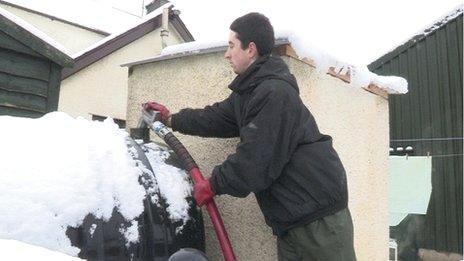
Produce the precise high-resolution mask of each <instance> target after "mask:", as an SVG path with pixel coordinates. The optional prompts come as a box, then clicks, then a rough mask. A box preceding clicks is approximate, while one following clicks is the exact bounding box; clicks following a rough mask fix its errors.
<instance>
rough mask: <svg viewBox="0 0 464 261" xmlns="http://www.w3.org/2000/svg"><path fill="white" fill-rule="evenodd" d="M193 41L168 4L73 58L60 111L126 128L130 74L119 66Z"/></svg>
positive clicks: (65, 74) (66, 72)
mask: <svg viewBox="0 0 464 261" xmlns="http://www.w3.org/2000/svg"><path fill="white" fill-rule="evenodd" d="M163 13H164V14H163ZM163 17H165V19H164V21H165V24H164V25H163V23H162V20H163ZM192 40H193V37H192V35H191V34H190V32H189V31H188V29H187V28H186V26H185V25H184V23H183V22H182V20H181V19H180V17H179V12H178V11H177V10H173V9H172V6H171V5H169V4H167V5H164V6H162V7H160V8H158V9H157V10H155V11H153V12H152V13H149V14H148V15H147V16H145V17H144V18H143V19H142V20H141V21H139V22H138V23H136V24H135V25H133V26H131V27H129V28H126V29H124V30H122V31H120V32H119V33H115V34H112V35H110V36H108V37H106V38H104V39H102V40H101V41H99V42H97V43H95V44H94V45H92V46H90V47H88V48H86V49H84V50H81V51H80V52H78V53H76V54H74V55H73V58H74V60H75V63H76V65H75V66H74V67H73V68H69V69H67V70H64V71H63V74H62V88H61V90H62V91H61V93H60V103H59V107H58V110H60V111H64V112H66V113H68V114H70V115H71V116H74V117H77V116H82V117H85V118H87V119H101V118H106V117H111V118H113V119H115V121H116V122H117V123H119V124H120V126H121V127H124V126H125V120H126V108H127V88H128V86H127V75H128V74H129V73H130V72H129V71H128V69H127V68H124V67H120V64H122V63H124V62H127V61H131V60H137V59H142V58H144V57H149V56H153V55H156V54H159V53H160V51H161V50H162V48H163V47H164V46H165V45H172V44H177V43H183V42H188V41H192Z"/></svg>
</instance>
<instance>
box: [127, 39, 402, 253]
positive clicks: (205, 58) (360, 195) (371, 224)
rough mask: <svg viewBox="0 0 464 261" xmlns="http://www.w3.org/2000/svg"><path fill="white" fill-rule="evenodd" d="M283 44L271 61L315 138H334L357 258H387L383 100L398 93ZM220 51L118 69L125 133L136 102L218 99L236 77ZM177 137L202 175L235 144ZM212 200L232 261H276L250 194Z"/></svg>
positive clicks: (219, 47) (189, 103) (166, 53)
mask: <svg viewBox="0 0 464 261" xmlns="http://www.w3.org/2000/svg"><path fill="white" fill-rule="evenodd" d="M289 39H290V38H285V37H284V38H279V39H277V41H276V47H275V49H274V55H279V56H281V57H282V58H283V59H284V61H285V62H286V63H287V65H288V66H289V68H290V71H291V72H292V73H293V74H294V75H295V77H296V79H297V81H298V84H299V87H300V96H301V98H302V100H303V102H304V103H305V105H306V106H307V107H308V108H309V110H310V111H311V112H312V114H313V115H314V117H315V118H316V121H317V123H318V125H319V128H320V130H321V132H322V133H325V134H328V135H331V136H332V137H333V139H334V146H335V148H336V150H337V152H338V153H339V155H340V157H341V160H342V162H343V164H344V166H345V169H346V171H347V175H348V186H349V193H350V196H349V197H350V202H349V207H350V210H351V213H352V216H353V221H354V228H355V248H356V252H357V257H358V259H359V260H387V259H388V247H387V245H388V237H389V235H388V149H389V122H388V94H392V93H399V92H401V91H398V89H401V88H396V87H397V86H395V84H391V83H387V81H381V80H382V79H379V78H376V75H373V74H370V73H369V72H364V74H365V76H367V77H371V78H364V81H363V83H360V82H356V81H354V78H355V77H354V76H356V78H357V79H361V78H363V77H360V76H361V74H362V70H361V68H358V70H357V68H355V67H352V66H348V65H344V66H330V67H329V68H322V67H318V64H319V63H318V61H317V60H311V59H310V58H312V57H306V58H303V57H301V56H298V55H297V53H296V52H295V50H294V49H293V48H292V46H297V44H295V42H294V40H289ZM298 45H299V44H298ZM299 46H301V45H299ZM226 49H227V44H226V43H225V42H224V43H218V44H211V43H206V44H204V45H201V44H198V43H187V44H182V45H179V46H177V47H176V46H173V47H170V48H166V49H164V50H163V52H162V54H161V55H160V56H157V57H154V58H150V59H146V60H142V61H137V62H132V63H128V64H125V65H124V66H127V67H129V83H128V85H129V88H128V89H129V92H128V109H127V128H133V127H135V126H136V125H137V121H138V119H139V117H140V109H141V107H140V104H142V103H143V102H146V101H150V100H155V101H158V102H161V103H163V104H165V105H167V106H168V107H169V108H170V110H171V112H176V111H178V110H180V109H182V108H185V107H191V108H200V107H204V106H205V105H209V104H212V103H214V102H216V101H220V100H223V99H225V98H226V97H227V96H228V95H229V94H230V90H229V89H228V88H227V86H228V84H229V83H230V82H231V81H232V80H233V78H234V77H235V75H234V73H233V72H232V70H231V68H230V67H229V64H228V63H227V62H226V60H225V59H224V51H225V50H226ZM339 65H340V64H339ZM366 79H367V80H366ZM385 79H387V78H385ZM385 79H383V80H385ZM400 82H401V81H400ZM402 87H403V88H404V86H402ZM178 136H179V138H180V140H181V141H182V142H183V143H184V145H185V146H186V148H188V149H189V150H190V151H191V153H192V155H193V157H194V159H195V160H196V162H197V163H198V164H199V166H200V168H201V169H202V171H203V173H204V174H205V175H207V176H208V175H209V174H210V173H211V172H212V169H213V167H214V166H215V165H218V164H220V163H221V162H222V161H224V160H225V159H226V157H227V155H229V154H231V153H233V152H234V149H235V146H236V144H237V143H238V139H214V138H199V137H191V136H183V135H180V134H179V135H178ZM216 202H217V203H218V206H219V210H220V212H221V214H222V215H223V219H224V223H225V226H226V229H227V231H228V233H229V236H230V239H231V242H232V245H233V247H234V250H235V253H236V256H237V258H238V260H277V253H276V240H275V237H273V236H272V232H271V230H270V228H268V227H267V226H266V225H265V223H264V218H263V216H262V214H261V212H260V210H259V207H258V205H257V203H256V201H255V198H254V196H253V195H250V196H248V197H247V198H245V199H241V198H240V199H239V198H233V197H229V196H220V197H218V198H217V201H216ZM207 215H208V214H207V213H205V214H204V216H205V217H207ZM205 223H206V251H207V255H208V256H209V257H210V258H211V259H212V260H220V259H221V250H220V247H219V245H218V243H217V239H216V237H215V234H214V231H213V228H212V226H211V223H210V222H209V219H208V218H205Z"/></svg>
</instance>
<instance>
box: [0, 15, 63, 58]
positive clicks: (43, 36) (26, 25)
mask: <svg viewBox="0 0 464 261" xmlns="http://www.w3.org/2000/svg"><path fill="white" fill-rule="evenodd" d="M0 15H1V16H3V17H5V18H6V19H8V20H10V21H11V22H13V23H15V24H17V25H18V26H20V27H22V28H23V29H24V30H26V31H28V32H30V33H31V34H33V35H35V36H36V37H37V38H39V39H41V40H42V41H44V42H46V43H47V44H49V45H51V46H52V47H54V48H55V49H57V50H58V51H60V52H62V53H64V54H66V55H67V56H69V57H71V54H70V53H69V51H68V50H67V49H66V48H65V47H64V46H63V45H61V44H60V43H58V42H57V41H55V40H54V39H52V38H51V37H49V36H48V35H46V34H45V33H44V32H42V31H40V30H39V29H37V28H36V27H35V26H33V25H31V24H29V23H28V22H26V21H24V20H23V19H21V18H19V17H17V16H16V15H14V14H12V13H10V12H8V11H6V10H5V9H3V8H1V7H0Z"/></svg>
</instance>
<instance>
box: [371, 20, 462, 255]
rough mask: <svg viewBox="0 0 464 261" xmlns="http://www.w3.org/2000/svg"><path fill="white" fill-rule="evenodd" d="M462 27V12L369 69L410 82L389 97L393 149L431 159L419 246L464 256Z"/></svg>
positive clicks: (373, 64)
mask: <svg viewBox="0 0 464 261" xmlns="http://www.w3.org/2000/svg"><path fill="white" fill-rule="evenodd" d="M462 25H463V20H462V12H461V14H460V15H459V16H458V17H456V18H454V19H452V20H450V21H448V22H447V23H446V24H444V25H441V27H440V28H439V29H438V30H435V31H433V32H432V33H430V34H428V35H427V36H425V37H424V36H417V37H415V38H413V39H412V40H411V41H409V42H407V43H406V44H404V45H403V46H400V47H398V48H397V49H395V50H394V51H392V52H391V53H389V54H386V55H385V56H383V57H381V58H380V59H378V60H377V61H375V62H373V63H372V64H371V65H369V69H370V70H371V71H373V72H375V73H377V74H379V75H398V76H401V77H404V78H406V79H407V80H408V83H409V93H408V94H406V95H398V96H396V95H390V97H389V105H390V140H391V147H392V148H397V147H403V148H406V147H407V146H412V147H413V149H414V154H413V155H421V156H425V155H430V156H431V157H432V195H431V199H430V202H429V206H428V210H427V215H426V229H425V231H424V234H423V235H422V239H421V240H420V244H421V246H420V247H423V248H427V249H436V250H439V251H450V252H456V253H461V254H462V251H463V249H462V245H463V241H462V233H463V230H462V229H463V228H462V223H463V222H462V220H463V216H462V211H463V200H462V191H463V187H462V182H463V179H462V177H463V169H462V163H463V156H462V154H463V125H462V124H463V121H462V119H463V104H462V98H463V82H462V70H463V68H462V64H463V60H462V57H463V53H462V46H463V41H462V33H463V27H462ZM411 185H413V184H411Z"/></svg>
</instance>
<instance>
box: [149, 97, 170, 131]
mask: <svg viewBox="0 0 464 261" xmlns="http://www.w3.org/2000/svg"><path fill="white" fill-rule="evenodd" d="M143 108H144V109H145V110H148V109H151V110H154V111H157V112H159V115H160V120H161V122H162V123H164V124H165V125H167V126H171V121H170V118H171V113H170V112H169V110H168V108H166V106H164V105H163V104H160V103H157V102H153V101H152V102H147V103H144V104H143Z"/></svg>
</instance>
